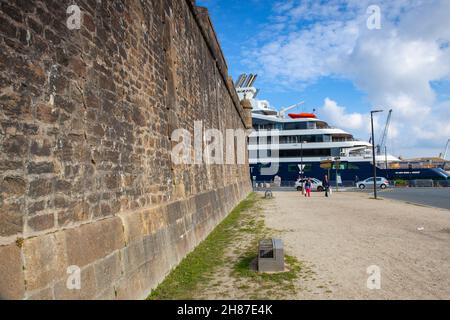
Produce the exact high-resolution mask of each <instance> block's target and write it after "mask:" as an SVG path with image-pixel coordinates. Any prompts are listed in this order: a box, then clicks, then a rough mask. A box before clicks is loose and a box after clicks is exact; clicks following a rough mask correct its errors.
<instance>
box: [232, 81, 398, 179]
mask: <svg viewBox="0 0 450 320" xmlns="http://www.w3.org/2000/svg"><path fill="white" fill-rule="evenodd" d="M255 80H256V75H249V76H246V75H241V76H240V77H239V79H238V81H237V82H236V84H235V85H236V90H237V93H238V95H239V98H240V99H241V100H242V99H248V100H249V101H250V103H251V105H252V107H253V110H252V119H253V132H252V134H251V135H250V138H249V162H250V169H251V176H252V179H253V180H254V181H255V182H269V181H273V180H274V178H275V177H279V178H281V181H282V182H283V184H292V183H293V182H295V181H296V180H297V179H298V178H299V177H301V176H305V177H311V178H318V179H322V178H323V176H324V175H325V174H329V175H330V178H331V180H335V181H336V180H337V181H339V182H345V181H355V180H358V179H365V178H368V177H370V176H371V175H372V172H373V166H372V162H373V160H372V144H371V143H369V142H367V141H362V140H358V139H356V138H355V137H354V136H353V135H352V134H351V133H349V132H347V131H345V130H343V129H340V128H335V127H332V126H331V125H330V124H328V123H327V122H326V121H323V120H321V119H320V118H319V117H317V115H316V114H315V113H314V112H312V113H305V112H303V113H288V112H289V111H291V110H293V109H294V108H297V107H299V106H301V105H303V104H304V103H303V102H301V103H298V104H296V105H293V106H291V107H288V108H285V109H281V110H279V111H278V110H275V109H273V108H272V107H271V106H270V103H269V102H268V101H266V100H259V99H257V96H258V94H259V90H258V89H256V88H255V87H254V86H253V85H254V82H255ZM291 112H293V111H291ZM398 161H399V159H398V158H397V157H394V156H392V155H389V154H380V155H376V162H377V168H378V169H377V170H380V171H381V168H386V164H389V163H394V162H398ZM326 163H331V168H330V167H328V168H327V167H326V166H325V165H324V164H326ZM273 164H276V167H277V172H276V173H271V174H267V173H266V171H267V170H266V171H265V170H264V168H267V167H270V166H272V165H273ZM388 171H389V170H384V171H381V172H380V175H382V176H387V175H388V174H389V172H388ZM392 175H394V173H392ZM388 178H389V177H388ZM392 178H393V177H392Z"/></svg>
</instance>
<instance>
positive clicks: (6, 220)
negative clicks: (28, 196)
mask: <svg viewBox="0 0 450 320" xmlns="http://www.w3.org/2000/svg"><path fill="white" fill-rule="evenodd" d="M23 216H24V212H23V206H22V205H21V203H20V202H19V203H2V204H1V206H0V237H9V236H13V235H16V234H19V233H22V231H23Z"/></svg>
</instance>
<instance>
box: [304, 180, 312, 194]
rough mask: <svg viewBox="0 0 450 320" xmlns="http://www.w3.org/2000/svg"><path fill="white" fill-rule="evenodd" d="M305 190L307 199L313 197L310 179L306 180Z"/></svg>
mask: <svg viewBox="0 0 450 320" xmlns="http://www.w3.org/2000/svg"><path fill="white" fill-rule="evenodd" d="M305 190H306V193H305V197H308V198H310V197H311V180H310V179H308V180H306V183H305Z"/></svg>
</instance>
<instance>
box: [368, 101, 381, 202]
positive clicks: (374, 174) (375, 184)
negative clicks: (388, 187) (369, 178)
mask: <svg viewBox="0 0 450 320" xmlns="http://www.w3.org/2000/svg"><path fill="white" fill-rule="evenodd" d="M378 112H383V110H373V111H370V123H371V126H372V161H373V196H374V198H375V199H377V162H376V158H375V134H374V131H373V114H374V113H378Z"/></svg>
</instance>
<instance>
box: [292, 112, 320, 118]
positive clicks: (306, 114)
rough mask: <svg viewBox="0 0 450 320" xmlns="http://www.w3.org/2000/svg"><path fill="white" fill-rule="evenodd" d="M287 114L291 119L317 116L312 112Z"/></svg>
mask: <svg viewBox="0 0 450 320" xmlns="http://www.w3.org/2000/svg"><path fill="white" fill-rule="evenodd" d="M288 116H289V117H290V118H292V119H306V118H314V119H315V118H317V117H316V115H315V114H314V113H290V114H288Z"/></svg>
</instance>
